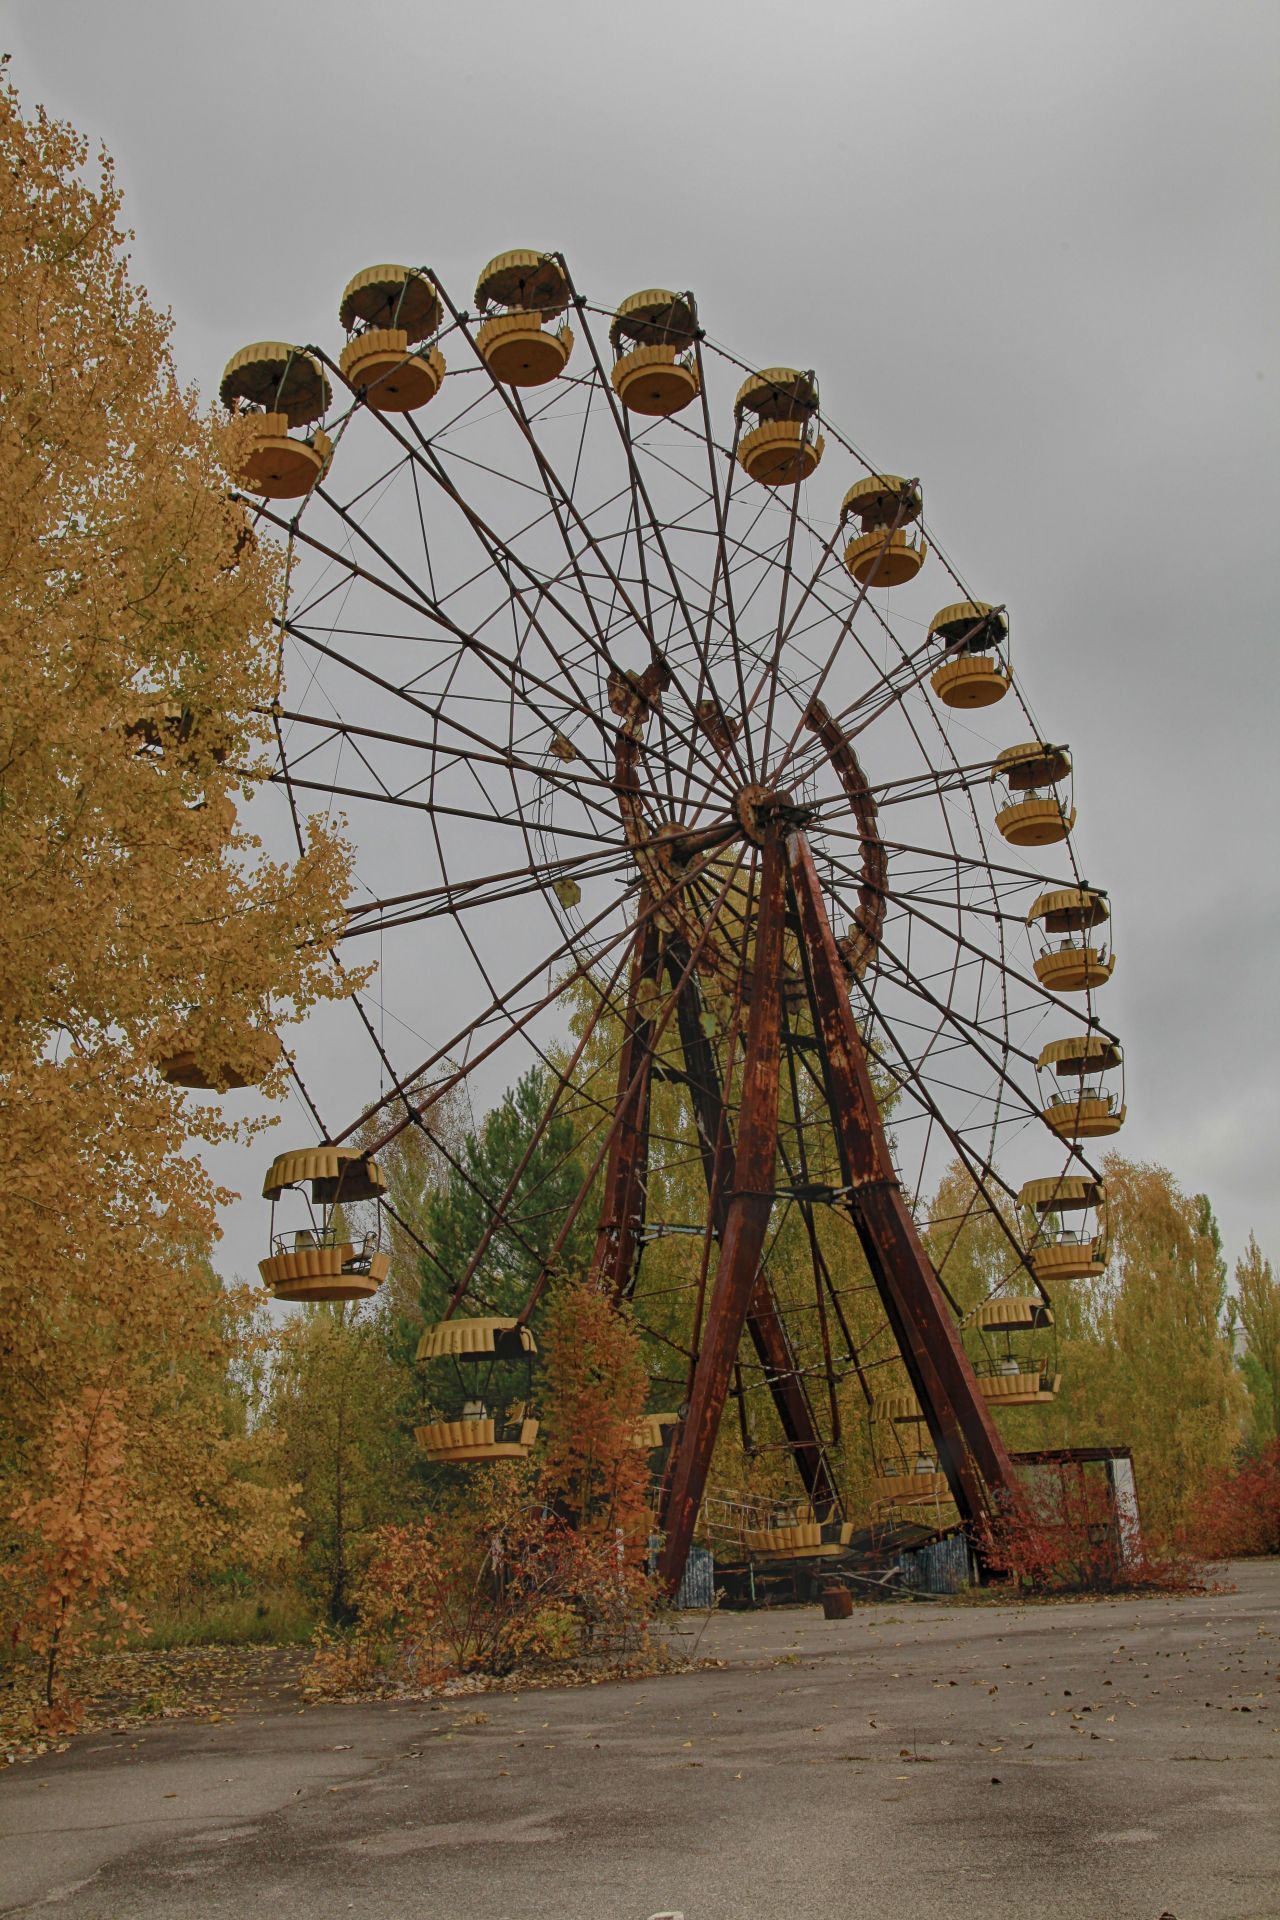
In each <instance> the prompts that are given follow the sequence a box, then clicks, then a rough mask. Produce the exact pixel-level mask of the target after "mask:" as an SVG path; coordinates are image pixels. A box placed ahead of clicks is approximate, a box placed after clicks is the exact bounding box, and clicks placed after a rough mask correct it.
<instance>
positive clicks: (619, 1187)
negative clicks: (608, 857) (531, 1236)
mask: <svg viewBox="0 0 1280 1920" xmlns="http://www.w3.org/2000/svg"><path fill="white" fill-rule="evenodd" d="M659 957H660V955H659V938H658V929H657V927H656V925H655V924H654V921H653V918H652V916H650V918H649V921H648V923H647V925H646V928H645V934H644V939H643V942H642V943H641V947H640V951H639V952H638V953H637V954H636V957H635V961H634V964H633V966H632V969H631V980H630V985H629V987H628V991H627V1015H626V1019H627V1030H626V1038H625V1039H624V1040H623V1043H622V1052H621V1055H620V1056H619V1060H618V1100H619V1103H620V1106H621V1109H622V1111H621V1117H620V1120H619V1124H618V1129H617V1132H616V1133H615V1134H614V1136H613V1142H612V1144H611V1146H610V1148H609V1155H608V1158H607V1160H606V1162H605V1176H604V1198H603V1200H602V1202H601V1207H600V1224H599V1226H598V1227H597V1229H596V1244H595V1251H594V1253H593V1254H592V1258H591V1271H592V1273H593V1274H594V1275H595V1277H596V1279H597V1281H598V1283H599V1285H600V1286H601V1287H603V1288H605V1289H606V1290H607V1291H609V1292H610V1293H612V1295H613V1297H614V1299H615V1300H627V1299H630V1297H631V1294H632V1292H633V1290H634V1288H635V1283H636V1269H637V1267H638V1265H639V1261H640V1232H641V1229H642V1228H643V1226H644V1221H645V1202H646V1198H647V1185H648V1176H649V1100H650V1093H651V1088H652V1079H653V1071H652V1070H653V1050H652V1049H653V1021H652V1020H651V1019H650V1018H649V1017H648V1016H647V1014H645V1012H644V1011H643V1009H642V1005H641V990H642V988H643V986H644V984H645V982H646V981H652V980H654V979H655V978H656V976H657V972H658V965H659ZM633 1082H634V1085H633V1084H632V1083H633Z"/></svg>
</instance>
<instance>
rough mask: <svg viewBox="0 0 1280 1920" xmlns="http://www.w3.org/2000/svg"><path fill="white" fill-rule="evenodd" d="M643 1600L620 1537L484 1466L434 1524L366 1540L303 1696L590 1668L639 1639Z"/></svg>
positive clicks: (503, 1471) (527, 1483) (641, 1584)
mask: <svg viewBox="0 0 1280 1920" xmlns="http://www.w3.org/2000/svg"><path fill="white" fill-rule="evenodd" d="M651 1591H652V1590H651V1583H650V1581H649V1580H648V1578H647V1577H646V1576H645V1575H644V1574H643V1573H642V1572H640V1571H639V1570H638V1568H637V1567H636V1566H635V1564H634V1562H633V1561H632V1560H631V1559H630V1558H629V1557H628V1556H627V1554H626V1553H625V1551H624V1546H623V1541H622V1538H621V1536H620V1535H604V1534H601V1533H585V1532H580V1531H579V1530H578V1529H576V1528H574V1527H573V1526H571V1525H569V1524H568V1523H567V1522H566V1521H565V1520H564V1519H563V1518H562V1517H560V1516H559V1515H558V1514H557V1513H555V1512H554V1511H553V1509H552V1508H551V1507H550V1506H549V1505H548V1504H547V1502H546V1501H545V1500H543V1498H542V1497H541V1495H540V1493H539V1492H538V1489H537V1483H536V1480H535V1477H534V1475H533V1473H532V1471H531V1470H530V1469H529V1468H528V1467H525V1466H522V1465H521V1466H506V1465H503V1466H498V1467H493V1468H490V1469H488V1470H487V1471H485V1472H483V1473H481V1474H478V1475H477V1476H476V1478H475V1479H474V1480H473V1481H471V1482H470V1483H469V1485H468V1487H467V1488H466V1490H465V1492H464V1494H463V1496H462V1497H461V1498H459V1499H458V1500H456V1501H455V1502H453V1503H452V1504H451V1505H448V1506H444V1507H442V1508H441V1509H440V1510H439V1511H438V1512H437V1513H436V1514H434V1515H431V1516H429V1517H427V1518H424V1519H422V1520H420V1521H418V1522H417V1523H415V1524H413V1525H410V1526H387V1527H382V1528H380V1529H379V1530H378V1533H377V1534H376V1536H375V1538H374V1545H373V1552H372V1555H371V1557H370V1560H369V1564H368V1567H367V1569H366V1571H365V1574H364V1576H363V1579H362V1580H361V1582H360V1585H359V1588H358V1589H357V1592H356V1615H357V1618H356V1625H355V1627H354V1629H353V1630H352V1632H351V1633H350V1634H349V1635H346V1636H342V1637H336V1636H334V1635H331V1634H323V1635H321V1636H318V1639H317V1650H316V1658H315V1661H314V1663H313V1666H312V1669H311V1672H310V1674H309V1684H310V1686H311V1688H312V1689H313V1690H314V1691H317V1692H323V1693H326V1694H333V1693H339V1694H342V1693H360V1692H370V1691H373V1692H378V1691H382V1692H385V1691H390V1690H400V1689H409V1690H411V1691H417V1690H421V1689H426V1688H430V1687H433V1686H436V1685H439V1684H440V1683H441V1682H442V1681H444V1680H446V1679H447V1678H449V1677H450V1676H453V1675H459V1674H487V1675H494V1676H501V1675H504V1674H508V1673H510V1672H512V1671H513V1670H514V1669H516V1668H517V1667H519V1668H521V1669H524V1668H527V1667H530V1666H534V1667H547V1666H556V1665H563V1664H567V1663H570V1662H572V1661H574V1660H577V1659H580V1658H582V1657H584V1656H589V1657H598V1656H599V1655H601V1654H603V1653H608V1652H610V1651H614V1650H618V1649H620V1648H621V1647H623V1646H625V1644H626V1642H627V1639H628V1636H630V1635H634V1634H635V1633H637V1632H638V1631H639V1629H640V1628H641V1627H642V1625H643V1623H644V1621H645V1619H646V1618H647V1616H648V1611H649V1605H650V1600H651Z"/></svg>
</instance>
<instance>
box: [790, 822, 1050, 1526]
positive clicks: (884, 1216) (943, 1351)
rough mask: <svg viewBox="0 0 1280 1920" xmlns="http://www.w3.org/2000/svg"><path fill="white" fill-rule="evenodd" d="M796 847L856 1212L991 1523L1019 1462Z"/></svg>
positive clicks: (925, 1386)
mask: <svg viewBox="0 0 1280 1920" xmlns="http://www.w3.org/2000/svg"><path fill="white" fill-rule="evenodd" d="M787 850H788V867H789V876H790V888H791V896H792V900H793V902H794V907H795V912H796V916H797V919H798V922H799V926H800V946H801V953H802V956H803V958H804V965H805V973H806V978H807V982H808V987H809V993H810V998H811V1001H812V1004H813V1011H814V1018H815V1024H816V1028H817V1034H818V1038H819V1041H820V1043H821V1054H822V1062H823V1071H824V1076H825V1080H826V1087H827V1097H828V1100H829V1103H830V1109H831V1118H832V1124H833V1126H834V1128H835V1134H836V1141H837V1145H838V1147H839V1150H840V1158H841V1163H842V1166H843V1169H844V1175H845V1179H846V1181H847V1183H848V1186H849V1189H850V1192H849V1198H848V1206H849V1211H850V1213H851V1215H852V1217H853V1223H854V1225H855V1227H856V1228H857V1231H858V1238H859V1239H860V1240H861V1242H862V1247H863V1251H864V1252H865V1254H866V1257H867V1263H868V1265H869V1267H870V1269H871V1275H872V1278H873V1279H874V1281H875V1283H876V1286H877V1289H878V1290H879V1293H880V1298H881V1300H882V1302H883V1304H884V1309H885V1313H886V1314H887V1316H888V1319H889V1324H890V1326H891V1328H892V1329H893V1334H894V1338H895V1339H896V1340H897V1343H898V1348H899V1351H900V1353H901V1355H902V1359H903V1364H904V1365H905V1367H906V1370H907V1375H908V1377H909V1379H910V1381H911V1385H912V1387H913V1389H914V1391H915V1393H916V1396H917V1398H918V1399H919V1401H920V1406H921V1410H922V1412H923V1413H924V1416H925V1419H926V1421H927V1422H928V1426H929V1431H930V1433H931V1434H932V1436H933V1441H934V1445H935V1446H936V1448H937V1450H938V1460H939V1464H940V1466H941V1468H942V1471H943V1472H944V1473H945V1474H946V1476H947V1480H948V1483H949V1484H950V1487H951V1491H952V1494H953V1496H954V1498H955V1502H956V1505H957V1506H958V1507H959V1509H960V1512H961V1515H962V1516H963V1518H964V1519H965V1520H967V1521H970V1522H980V1521H982V1520H984V1519H987V1518H989V1517H991V1516H992V1515H993V1514H995V1513H997V1512H999V1511H1000V1510H1001V1509H1002V1508H1005V1507H1007V1506H1009V1505H1012V1504H1013V1503H1014V1502H1016V1499H1017V1481H1016V1477H1015V1474H1014V1468H1013V1463H1012V1461H1011V1460H1010V1458H1009V1454H1008V1451H1007V1449H1006V1447H1005V1444H1004V1441H1003V1440H1002V1439H1001V1437H1000V1434H999V1433H998V1431H997V1430H996V1425H995V1422H994V1420H993V1419H992V1417H991V1414H990V1411H989V1410H988V1408H987V1404H986V1402H985V1400H984V1399H983V1397H982V1395H981V1393H980V1392H979V1390H978V1383H977V1380H976V1378H975V1377H974V1372H973V1368H972V1367H971V1366H970V1364H969V1360H968V1356H967V1355H966V1353H965V1351H964V1347H963V1345H962V1343H961V1339H960V1332H959V1329H958V1327H957V1326H956V1323H955V1320H954V1319H953V1318H952V1315H951V1314H950V1312H949V1311H948V1309H947V1304H946V1301H945V1299H944V1298H943V1294H942V1289H941V1287H940V1285H939V1283H938V1276H937V1274H936V1272H935V1271H934V1268H933V1263H932V1262H931V1261H930V1259H929V1256H928V1254H927V1253H926V1252H925V1249H924V1246H923V1244H922V1242H921V1240H920V1236H919V1234H918V1233H917V1232H916V1227H915V1222H914V1221H913V1219H912V1217H911V1214H910V1211H909V1209H908V1207H907V1203H906V1201H905V1199H904V1198H903V1194H902V1188H901V1186H900V1184H899V1181H898V1176H897V1173H896V1172H895V1170H894V1165H893V1160H892V1158H891V1156H890V1153H889V1145H888V1141H887V1140H886V1138H885V1132H884V1125H883V1122H882V1121H881V1118H880V1110H879V1107H878V1105H877V1103H876V1097H875V1090H874V1088H873V1086H872V1084H871V1074H870V1071H869V1069H868V1067H867V1057H866V1053H865V1051H864V1049H863V1045H862V1039H861V1036H860V1035H859V1033H858V1027H857V1022H856V1021H855V1020H854V1017H853V1009H852V1007H851V1006H850V1004H849V996H848V992H847V989H846V986H845V979H844V970H843V968H842V966H841V964H840V956H839V953H838V951H837V948H836V941H835V935H834V934H833V933H832V930H831V923H830V921H829V920H828V919H827V913H826V908H825V906H824V905H823V900H822V890H821V887H820V884H819V881H818V874H817V870H816V868H815V866H814V864H813V855H812V853H811V852H810V850H809V845H808V842H807V840H806V839H805V837H804V835H803V834H801V833H796V834H794V835H792V836H791V838H790V840H789V842H788V849H787Z"/></svg>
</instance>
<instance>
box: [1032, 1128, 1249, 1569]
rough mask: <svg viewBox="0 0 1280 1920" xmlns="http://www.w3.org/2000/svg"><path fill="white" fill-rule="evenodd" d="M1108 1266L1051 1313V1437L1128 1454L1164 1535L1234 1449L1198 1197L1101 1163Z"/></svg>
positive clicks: (1145, 1174)
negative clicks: (1057, 1339) (1057, 1392)
mask: <svg viewBox="0 0 1280 1920" xmlns="http://www.w3.org/2000/svg"><path fill="white" fill-rule="evenodd" d="M1103 1171H1104V1173H1105V1175H1106V1182H1107V1222H1108V1238H1109V1261H1108V1268H1107V1272H1106V1275H1105V1276H1104V1278H1103V1279H1102V1280H1101V1281H1099V1282H1097V1283H1096V1284H1093V1285H1090V1284H1089V1283H1087V1282H1085V1283H1082V1282H1070V1283H1068V1284H1067V1285H1065V1286H1063V1287H1062V1288H1060V1289H1059V1293H1060V1294H1062V1295H1064V1296H1067V1298H1066V1299H1065V1300H1064V1302H1063V1310H1062V1311H1061V1312H1060V1315H1059V1319H1060V1329H1061V1333H1062V1339H1061V1345H1060V1355H1061V1362H1062V1371H1063V1388H1062V1395H1061V1400H1060V1403H1059V1409H1058V1410H1057V1412H1058V1418H1059V1421H1060V1422H1061V1423H1062V1424H1061V1431H1060V1433H1059V1434H1057V1435H1055V1438H1062V1439H1069V1440H1070V1442H1072V1443H1073V1444H1087V1443H1090V1442H1105V1443H1115V1442H1123V1443H1127V1444H1129V1445H1130V1446H1132V1448H1133V1452H1134V1461H1135V1466H1136V1470H1137V1477H1138V1492H1139V1498H1140V1501H1141V1505H1142V1512H1143V1519H1144V1522H1145V1524H1146V1525H1147V1527H1148V1528H1149V1529H1150V1530H1151V1531H1152V1532H1153V1533H1154V1534H1155V1535H1156V1536H1157V1537H1161V1538H1167V1537H1169V1536H1171V1535H1172V1534H1173V1533H1174V1532H1175V1531H1176V1530H1177V1528H1178V1527H1179V1526H1180V1525H1181V1523H1182V1522H1183V1521H1184V1520H1185V1518H1186V1516H1187V1515H1188V1513H1189V1512H1190V1511H1191V1510H1192V1508H1193V1507H1194V1505H1195V1503H1196V1501H1197V1499H1198V1497H1199V1495H1200V1493H1201V1491H1202V1490H1203V1488H1204V1487H1205V1486H1206V1485H1207V1484H1208V1482H1209V1481H1210V1480H1211V1479H1213V1478H1214V1477H1215V1476H1217V1475H1219V1474H1221V1472H1222V1471H1223V1470H1224V1469H1225V1467H1226V1466H1227V1464H1228V1463H1229V1461H1230V1460H1231V1458H1232V1456H1233V1454H1234V1451H1235V1449H1236V1447H1237V1445H1238V1443H1239V1439H1240V1432H1241V1419H1242V1412H1243V1408H1242V1399H1243V1395H1242V1391H1241V1387H1240V1382H1239V1378H1238V1375H1237V1374H1236V1371H1235V1369H1234V1367H1233V1365H1232V1360H1231V1350H1230V1344H1229V1341H1228V1339H1227V1337H1226V1333H1225V1328H1224V1324H1223V1320H1224V1308H1225V1302H1226V1292H1227V1270H1226V1266H1225V1263H1224V1261H1223V1259H1222V1253H1221V1241H1220V1238H1219V1235H1218V1232H1217V1223H1216V1221H1215V1220H1214V1217H1213V1210H1212V1208H1211V1206H1210V1204H1209V1201H1208V1199H1207V1198H1206V1197H1205V1196H1204V1195H1203V1194H1187V1193H1184V1192H1183V1191H1182V1189H1181V1188H1180V1187H1179V1185H1178V1183H1177V1181H1176V1180H1175V1179H1174V1177H1173V1175H1172V1174H1171V1173H1170V1172H1169V1171H1168V1169H1167V1168H1164V1167H1157V1166H1150V1165H1141V1164H1137V1163H1135V1162H1133V1161H1129V1160H1124V1159H1122V1158H1121V1157H1120V1156H1119V1155H1118V1154H1112V1155H1110V1156H1109V1157H1108V1159H1107V1160H1106V1161H1105V1162H1104V1167H1103Z"/></svg>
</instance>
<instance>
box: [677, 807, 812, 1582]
mask: <svg viewBox="0 0 1280 1920" xmlns="http://www.w3.org/2000/svg"><path fill="white" fill-rule="evenodd" d="M786 885H787V859H786V852H785V849H784V846H783V843H782V840H781V838H780V837H779V835H778V834H777V832H774V833H772V834H770V835H769V837H768V838H767V839H766V840H765V843H764V850H763V857H762V859H761V862H760V898H759V907H758V917H757V921H756V952H755V965H754V967H753V969H752V987H751V1011H750V1014H749V1016H748V1021H747V1046H746V1056H745V1059H744V1062H743V1071H742V1105H741V1111H740V1115H739V1121H738V1146H737V1153H736V1167H735V1177H734V1188H733V1192H732V1194H731V1195H730V1198H729V1204H728V1207H727V1208H726V1211H725V1224H724V1237H723V1239H722V1241H721V1245H720V1260H719V1264H718V1266H717V1269H716V1278H715V1285H714V1287H713V1288H712V1292H711V1301H710V1305H709V1308H708V1311H707V1317H706V1324H705V1327H704V1330H703V1337H702V1344H701V1348H700V1350H699V1353H698V1359H697V1364H696V1366H695V1368H694V1375H693V1390H692V1393H691V1394H690V1398H689V1411H688V1414H687V1416H686V1418H685V1420H684V1422H683V1425H682V1427H681V1431H680V1433H679V1435H678V1438H677V1442H676V1445H677V1450H678V1451H677V1454H676V1458H675V1460H674V1463H673V1467H672V1473H671V1492H670V1496H669V1498H668V1501H667V1511H666V1539H665V1542H664V1545H663V1549H662V1558H661V1560H660V1562H659V1568H658V1572H659V1577H660V1579H661V1580H662V1583H663V1585H664V1586H666V1587H667V1588H669V1589H671V1590H674V1589H675V1587H676V1586H677V1585H678V1584H679V1581H680V1576H681V1574H682V1572H683V1571H684V1564H685V1561H686V1559H687V1558H688V1554H689V1546H690V1543H691V1542H692V1539H693V1529H694V1526H695V1524H696V1522H697V1518H698V1508H699V1507H700V1505H701V1504H702V1495H703V1490H704V1488H705V1487H706V1483H707V1474H708V1471H709V1470H710V1466H711V1455H712V1451H713V1449H714V1447H715V1442H716V1434H717V1432H718V1431H719V1427H720V1416H721V1414H722V1412H723V1411H724V1404H725V1399H726V1397H727V1395H728V1392H729V1384H730V1381H731V1379H732V1377H733V1363H734V1360H735V1359H736V1357H737V1353H738V1343H739V1341H740V1340H741V1338H742V1331H743V1328H744V1326H745V1325H746V1320H747V1312H748V1309H749V1307H750V1305H751V1299H752V1295H753V1294H754V1292H755V1288H756V1280H757V1276H758V1274H759V1270H760V1255H761V1253H762V1251H763V1249H764V1240H765V1234H766V1231H767V1230H768V1225H769V1215H770V1213H771V1212H772V1210H773V1199H774V1168H775V1163H776V1159H777V1150H778V1066H779V1054H780V1048H781V1038H782V922H783V913H784V909H785V901H786Z"/></svg>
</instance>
